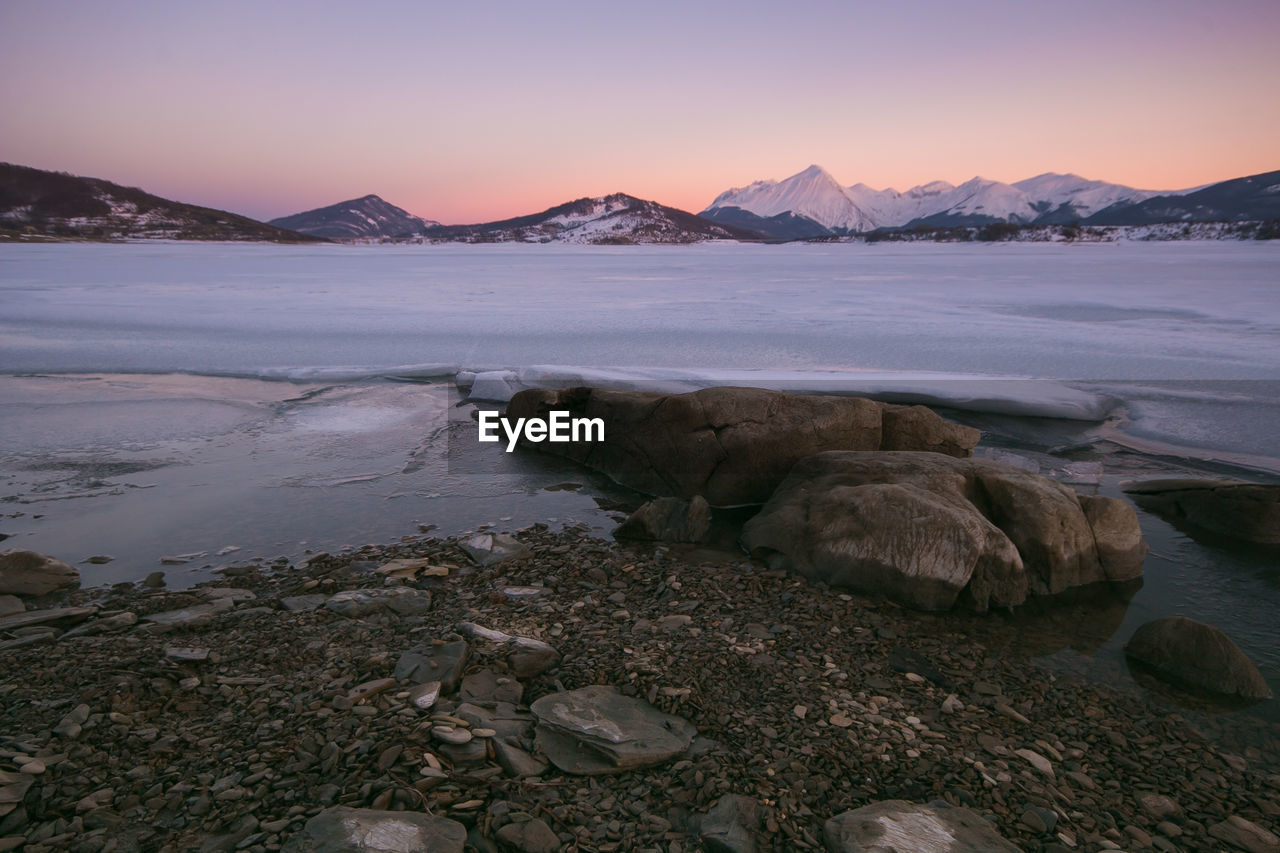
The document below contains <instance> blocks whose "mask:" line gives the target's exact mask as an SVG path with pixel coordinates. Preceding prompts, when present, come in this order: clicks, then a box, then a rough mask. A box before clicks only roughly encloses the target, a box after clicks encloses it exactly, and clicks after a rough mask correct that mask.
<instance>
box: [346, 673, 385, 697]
mask: <svg viewBox="0 0 1280 853" xmlns="http://www.w3.org/2000/svg"><path fill="white" fill-rule="evenodd" d="M395 686H396V680H395V679H394V678H375V679H373V680H372V681H366V682H364V683H363V684H357V685H356V686H355V687H352V688H351V690H350V691H348V692H347V698H348V699H351V700H353V701H356V702H362V701H364V700H365V699H368V698H370V697H371V696H377V695H378V694H379V693H381V692H383V691H384V690H390V689H391V688H392V687H395Z"/></svg>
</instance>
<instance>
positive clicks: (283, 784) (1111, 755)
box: [0, 530, 1280, 853]
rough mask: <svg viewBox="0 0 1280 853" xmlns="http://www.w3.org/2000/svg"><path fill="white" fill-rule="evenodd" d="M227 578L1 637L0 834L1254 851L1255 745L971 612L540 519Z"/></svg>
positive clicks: (508, 847) (65, 844)
mask: <svg viewBox="0 0 1280 853" xmlns="http://www.w3.org/2000/svg"><path fill="white" fill-rule="evenodd" d="M472 551H475V552H476V553H475V554H474V555H473V554H472ZM500 552H501V553H505V552H514V556H510V557H508V558H506V559H493V557H494V555H495V554H497V553H500ZM468 564H470V565H468ZM226 576H227V581H225V582H223V583H232V582H233V583H234V584H235V586H227V585H221V584H220V583H211V584H207V585H203V586H201V587H197V588H196V589H193V590H186V591H170V590H161V589H152V588H149V587H145V586H143V587H140V588H138V589H137V590H129V589H123V590H122V589H120V588H119V587H116V588H112V589H110V590H78V591H74V592H70V593H67V594H66V596H65V597H64V598H62V599H60V600H58V601H48V602H44V603H45V604H47V605H48V607H49V608H50V609H61V610H68V609H71V608H79V609H82V610H87V611H94V610H96V612H93V613H91V614H90V615H87V616H83V617H78V618H80V619H81V621H80V622H79V623H78V624H77V625H76V626H75V627H71V628H69V629H68V630H63V628H64V627H66V625H67V623H61V626H60V627H55V628H53V629H51V630H52V631H53V632H54V633H55V634H56V637H54V638H52V639H47V640H45V641H44V643H45V644H44V645H43V646H42V647H41V648H39V649H38V650H36V652H34V653H33V650H32V649H29V648H10V649H8V650H0V762H3V764H0V849H15V848H17V847H21V848H22V849H24V850H27V851H32V853H47V851H52V850H63V849H66V850H72V851H76V853H103V851H106V850H110V849H113V848H112V845H113V843H114V844H117V845H118V846H117V847H115V848H114V849H135V848H136V849H162V848H164V847H166V846H167V847H168V848H171V849H204V850H208V851H210V853H213V851H228V853H230V851H233V850H243V851H246V853H267V851H271V850H280V849H285V850H288V851H290V853H302V851H317V850H319V851H333V853H346V852H347V851H355V850H365V851H369V850H380V849H381V850H395V851H403V850H427V851H447V853H458V851H461V850H464V849H466V848H468V847H470V848H472V849H475V850H477V851H483V853H509V852H510V851H525V853H540V852H541V851H552V850H559V849H566V848H568V849H573V848H574V847H577V848H578V849H594V850H598V851H601V853H607V852H608V851H620V850H629V849H645V850H661V851H667V853H692V851H693V850H696V849H699V848H700V847H701V848H704V849H711V850H732V851H735V852H736V853H740V851H751V850H755V851H759V853H766V851H782V850H799V849H808V850H819V849H827V850H829V851H832V853H841V852H842V851H847V850H848V851H851V850H857V849H875V848H876V847H877V846H878V847H888V846H891V845H896V846H898V848H899V849H910V850H930V849H942V850H948V851H963V850H966V849H970V850H972V849H981V850H999V849H1007V848H1005V847H1004V846H1003V845H1002V843H1001V839H1002V838H1003V839H1007V840H1008V841H1007V842H1006V843H1016V844H1017V845H1018V846H1020V847H1023V849H1028V850H1034V849H1050V848H1051V847H1052V846H1053V845H1063V846H1065V847H1067V848H1068V849H1081V850H1089V851H1093V850H1097V849H1100V848H1102V847H1107V846H1113V847H1120V848H1122V849H1146V848H1154V849H1170V845H1171V844H1175V843H1176V845H1177V846H1178V847H1181V848H1182V849H1203V848H1211V847H1213V845H1214V844H1216V843H1218V842H1219V841H1220V842H1221V844H1222V845H1224V846H1226V845H1233V846H1234V847H1238V848H1239V849H1245V850H1248V849H1268V848H1267V847H1265V845H1266V844H1269V843H1271V840H1272V839H1273V836H1271V835H1270V832H1269V827H1268V826H1267V824H1268V823H1269V819H1268V817H1267V816H1268V815H1271V814H1273V812H1272V811H1271V810H1270V809H1273V808H1274V807H1275V803H1274V797H1275V795H1274V793H1272V792H1273V791H1276V790H1280V776H1272V775H1270V774H1275V773H1276V772H1277V771H1278V770H1280V761H1278V760H1276V758H1275V756H1276V755H1280V748H1277V744H1280V731H1272V729H1273V727H1269V726H1267V725H1266V724H1264V723H1261V722H1260V721H1253V722H1250V723H1248V724H1247V726H1244V725H1242V726H1241V728H1242V729H1245V728H1247V730H1248V731H1249V732H1250V737H1255V738H1258V740H1256V741H1255V742H1256V743H1257V748H1256V749H1254V748H1252V747H1249V748H1246V747H1244V746H1240V747H1238V748H1237V751H1239V752H1240V754H1239V755H1237V754H1232V752H1230V751H1224V750H1222V749H1220V748H1218V747H1216V746H1213V745H1211V744H1207V743H1206V742H1205V741H1204V739H1203V737H1202V736H1201V735H1199V734H1196V733H1193V732H1191V731H1190V730H1189V728H1188V727H1186V726H1185V725H1182V724H1181V723H1179V722H1178V721H1177V720H1176V719H1174V718H1172V717H1167V716H1166V715H1165V714H1164V713H1163V712H1160V713H1147V712H1144V711H1143V709H1142V706H1140V705H1138V704H1137V703H1136V701H1135V700H1134V699H1132V698H1127V697H1122V696H1116V695H1113V694H1110V693H1108V692H1105V691H1101V690H1099V689H1096V688H1094V687H1092V686H1090V685H1088V684H1080V683H1075V682H1072V681H1069V680H1067V679H1056V680H1055V679H1047V678H1046V677H1045V675H1044V673H1043V671H1041V670H1038V669H1037V668H1035V667H1034V666H1033V665H1031V664H1027V663H1022V662H1019V660H1018V653H1017V650H1018V649H1020V648H1022V645H1023V644H1022V640H1021V638H1020V637H1019V636H1018V635H1017V632H1016V631H1014V632H1012V633H1011V634H1010V635H1009V636H1008V638H1007V640H1005V639H1001V636H1002V634H1001V633H1000V632H1001V630H1002V629H1001V628H1000V624H1001V623H999V622H997V621H994V620H982V621H978V622H975V621H974V620H971V619H956V620H955V624H949V619H950V617H946V616H934V617H930V618H929V619H928V620H927V621H924V622H922V621H919V617H915V616H913V615H912V614H910V613H909V612H906V611H902V610H899V609H897V608H893V607H887V606H879V605H876V604H875V603H874V602H872V601H867V600H864V599H860V598H857V597H855V596H850V595H834V594H812V593H811V592H810V591H809V590H808V588H807V585H806V584H804V583H803V582H800V581H797V580H795V579H791V578H787V577H784V576H782V575H781V574H780V573H777V572H767V571H766V572H762V571H760V570H759V569H758V568H756V569H754V570H752V569H751V567H750V566H749V565H748V564H746V563H745V562H741V563H737V564H733V565H713V566H706V567H700V568H698V569H697V570H692V569H690V568H689V567H687V566H684V565H683V564H681V563H679V562H678V561H675V560H672V559H670V558H669V557H666V556H663V555H659V554H650V555H646V554H637V553H635V552H634V551H631V550H629V549H623V548H620V547H616V546H612V545H609V544H607V543H604V542H601V541H598V540H593V539H591V538H589V537H586V536H582V535H575V534H570V533H560V534H552V533H550V532H548V531H545V530H532V531H524V532H522V533H521V534H520V535H519V536H518V537H510V538H509V540H508V538H507V537H500V536H488V535H487V534H482V535H481V536H479V537H472V538H470V539H466V540H463V541H454V540H430V539H424V540H422V541H413V542H410V543H404V544H401V545H397V546H388V547H382V548H375V547H368V548H363V549H360V551H358V552H355V553H353V554H349V555H344V556H339V557H330V556H327V555H317V556H316V557H314V558H312V559H311V560H309V561H308V562H307V563H306V564H305V565H302V566H299V567H296V568H290V567H288V566H287V565H285V566H279V565H278V566H276V568H275V571H273V572H270V573H268V572H266V571H258V570H256V569H253V568H251V567H247V568H242V567H235V569H234V572H233V571H232V570H231V569H228V570H227V571H226ZM28 612H33V613H34V612H38V611H28ZM125 613H128V614H130V615H131V616H132V617H133V620H132V623H131V624H130V626H129V627H128V628H127V629H122V628H111V629H107V628H105V627H102V626H104V623H107V620H110V619H115V618H116V617H117V616H119V615H121V614H125ZM112 624H114V623H112ZM492 625H500V626H502V627H503V628H504V629H505V630H496V629H494V628H490V627H487V626H492ZM93 626H98V627H97V628H95V629H94V630H90V631H87V632H83V633H79V634H75V635H72V631H77V630H79V629H81V628H92V627H93ZM988 629H989V630H990V631H992V632H996V633H989V632H988ZM59 632H60V633H59ZM9 633H12V632H6V636H7V635H8V634H9ZM553 644H554V645H553ZM1006 646H1007V647H1006ZM562 682H563V683H562ZM566 685H567V686H566ZM695 728H696V732H695ZM1269 780H1270V781H1269ZM886 799H887V800H891V801H892V802H882V801H884V800H886ZM1148 801H1150V802H1148ZM944 803H945V805H944ZM984 824H985V826H984ZM983 829H986V830H988V832H986V833H983V832H981V830H983ZM1171 839H1172V841H1171ZM965 844H969V845H970V846H969V847H967V848H966V847H965ZM931 845H932V846H931ZM1249 845H1253V846H1252V847H1251V846H1249ZM1259 845H1264V846H1259Z"/></svg>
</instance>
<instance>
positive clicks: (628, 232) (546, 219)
mask: <svg viewBox="0 0 1280 853" xmlns="http://www.w3.org/2000/svg"><path fill="white" fill-rule="evenodd" d="M427 237H429V238H431V239H433V240H454V241H460V242H468V243H498V242H520V243H549V242H552V241H555V242H563V243H597V244H609V243H698V242H701V241H703V240H759V239H761V236H760V234H758V233H756V232H754V231H748V230H744V229H742V228H737V227H734V226H732V225H725V224H721V223H717V222H712V221H710V220H707V219H703V218H701V217H699V216H695V215H694V214H692V213H689V212H688V211H684V210H679V209H677V208H674V207H667V206H665V205H661V204H658V203H657V202H655V201H645V200H644V199H639V198H636V197H635V196H630V195H626V194H625V193H614V194H613V195H607V196H601V197H599V198H580V199H577V200H576V201H571V202H567V203H565V204H561V205H557V206H556V207H552V208H549V209H547V210H544V211H542V212H541V213H533V214H530V215H528V216H517V217H515V218H513V219H503V220H500V221H498V222H486V223H482V224H479V225H446V226H438V227H435V228H431V229H428V231H427Z"/></svg>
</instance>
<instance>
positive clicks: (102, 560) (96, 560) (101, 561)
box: [80, 554, 115, 566]
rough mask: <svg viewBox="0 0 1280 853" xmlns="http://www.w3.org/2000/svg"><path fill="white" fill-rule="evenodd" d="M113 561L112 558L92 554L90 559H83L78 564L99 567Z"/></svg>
mask: <svg viewBox="0 0 1280 853" xmlns="http://www.w3.org/2000/svg"><path fill="white" fill-rule="evenodd" d="M114 559H115V558H114V557H110V556H108V555H106V554H94V555H93V556H92V557H85V558H84V559H83V560H81V561H80V562H82V563H92V564H93V565H95V566H101V565H105V564H106V563H110V562H111V561H112V560H114Z"/></svg>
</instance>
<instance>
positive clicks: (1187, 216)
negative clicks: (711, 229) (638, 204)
mask: <svg viewBox="0 0 1280 853" xmlns="http://www.w3.org/2000/svg"><path fill="white" fill-rule="evenodd" d="M1268 174H1270V175H1272V176H1273V178H1274V175H1275V174H1276V173H1268ZM1255 179H1260V180H1261V182H1262V183H1263V184H1267V185H1268V186H1269V185H1270V184H1271V183H1276V182H1277V181H1276V180H1270V183H1267V181H1268V178H1267V175H1260V176H1255ZM1255 179H1241V180H1246V181H1248V180H1255ZM1225 183H1232V182H1224V184H1225ZM1224 184H1216V185H1213V186H1211V187H1208V188H1202V189H1200V190H1175V191H1164V192H1158V191H1154V190H1142V189H1135V188H1133V187H1126V186H1122V185H1120V184H1111V183H1107V182H1105V181H1091V180H1088V179H1086V178H1081V177H1079V176H1078V175H1060V174H1056V173H1052V172H1048V173H1045V174H1043V175H1037V176H1036V177H1034V178H1028V179H1026V180H1024V181H1017V182H1015V183H1012V184H1006V183H1002V182H1000V181H993V180H989V179H987V178H981V177H976V178H973V179H972V180H968V181H965V182H964V183H962V184H960V185H959V186H956V185H954V184H950V183H948V182H946V181H933V182H931V183H927V184H921V185H920V186H917V187H912V188H911V189H909V190H906V191H903V192H899V191H897V190H894V189H884V190H876V189H872V188H871V187H869V186H867V185H866V184H861V183H859V184H853V185H851V186H843V185H842V184H840V182H839V181H837V180H836V179H835V178H834V177H832V176H831V174H830V173H829V172H828V171H827V170H825V169H823V168H822V167H821V166H810V167H809V168H807V169H805V170H804V171H802V172H798V173H796V174H794V175H792V176H791V177H789V178H786V179H784V180H781V181H773V180H766V181H756V182H755V183H753V184H750V185H748V186H745V187H740V188H734V189H730V190H727V191H725V192H723V193H721V194H720V195H719V196H717V197H716V199H715V200H714V201H713V202H712V203H711V204H710V205H709V206H708V207H707V209H706V210H704V211H702V213H701V215H702V216H703V217H705V218H707V219H712V220H714V221H716V222H722V223H725V224H731V225H736V226H738V227H740V228H746V229H749V230H752V231H758V232H761V233H763V234H766V235H769V236H771V237H774V238H777V239H796V238H805V237H819V236H828V235H838V234H864V233H868V232H874V231H877V230H881V229H889V228H912V227H916V226H932V227H953V226H978V225H989V224H992V223H997V222H1003V223H1011V224H1015V225H1062V224H1068V223H1074V222H1079V223H1083V224H1096V225H1121V224H1144V223H1147V222H1151V221H1155V220H1153V219H1151V218H1150V217H1163V218H1161V219H1159V221H1183V220H1188V221H1191V220H1194V221H1204V220H1202V219H1201V218H1200V216H1201V215H1209V214H1210V213H1212V215H1215V216H1219V215H1221V216H1227V215H1228V214H1230V215H1229V216H1227V218H1229V219H1238V218H1270V217H1272V216H1275V215H1276V214H1275V213H1274V212H1271V213H1269V215H1268V211H1270V210H1272V208H1271V207H1270V206H1269V205H1268V204H1266V199H1265V198H1263V199H1262V204H1255V203H1254V202H1255V201H1256V199H1252V198H1251V197H1250V194H1249V192H1248V188H1242V189H1244V191H1243V192H1237V193H1236V197H1237V201H1241V202H1245V203H1244V204H1236V205H1234V206H1230V205H1227V206H1223V205H1218V204H1201V205H1198V206H1197V204H1195V203H1194V201H1193V200H1194V199H1195V197H1196V196H1199V195H1200V194H1201V193H1207V192H1209V191H1210V190H1214V188H1215V187H1223V186H1224ZM1255 189H1262V187H1261V186H1259V187H1255ZM1263 195H1265V193H1264V194H1263ZM1214 198H1216V195H1215V196H1214ZM1189 202H1191V203H1190V204H1189ZM1138 211H1147V212H1146V213H1138Z"/></svg>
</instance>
